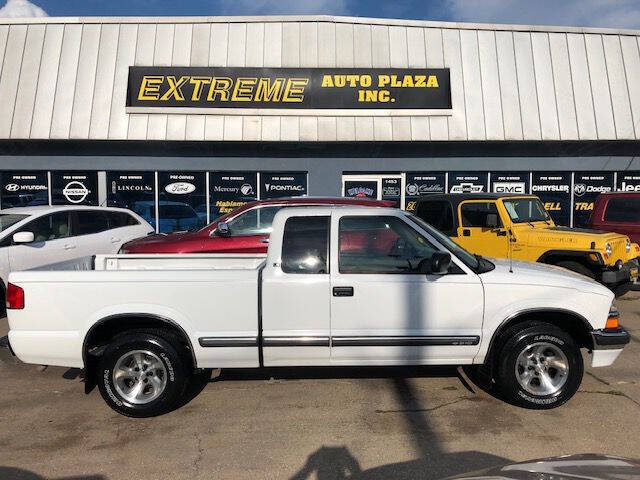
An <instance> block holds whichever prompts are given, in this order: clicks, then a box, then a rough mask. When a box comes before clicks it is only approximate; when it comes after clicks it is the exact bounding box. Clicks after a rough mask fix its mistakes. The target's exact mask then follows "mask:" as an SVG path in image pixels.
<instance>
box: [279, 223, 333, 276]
mask: <svg viewBox="0 0 640 480" xmlns="http://www.w3.org/2000/svg"><path fill="white" fill-rule="evenodd" d="M328 258H329V217H291V218H289V219H287V222H286V223H285V225H284V235H283V238H282V271H283V272H285V273H307V274H314V273H316V274H317V273H329V268H328Z"/></svg>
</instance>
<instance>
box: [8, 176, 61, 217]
mask: <svg viewBox="0 0 640 480" xmlns="http://www.w3.org/2000/svg"><path fill="white" fill-rule="evenodd" d="M1 197H2V200H1V201H2V208H11V207H30V206H34V205H49V180H48V179H47V172H12V173H3V174H2V196H1Z"/></svg>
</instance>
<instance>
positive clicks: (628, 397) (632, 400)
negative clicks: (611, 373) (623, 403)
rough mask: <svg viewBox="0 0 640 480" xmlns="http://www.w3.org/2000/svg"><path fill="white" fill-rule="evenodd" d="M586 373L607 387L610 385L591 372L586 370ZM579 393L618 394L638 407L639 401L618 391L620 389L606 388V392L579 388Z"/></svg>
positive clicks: (639, 405)
mask: <svg viewBox="0 0 640 480" xmlns="http://www.w3.org/2000/svg"><path fill="white" fill-rule="evenodd" d="M586 374H587V375H589V376H590V377H592V378H593V379H594V380H596V381H598V382H600V383H602V384H603V385H606V386H607V387H611V386H612V385H611V384H610V383H609V382H607V381H606V380H604V379H602V378H600V377H598V376H596V375H594V374H593V373H591V372H586ZM579 391H580V392H581V393H595V394H606V395H616V396H620V397H624V398H626V399H627V400H630V401H631V402H632V403H633V404H634V405H636V406H638V407H640V402H638V401H637V400H635V399H633V398H631V397H630V396H629V395H627V394H626V393H624V392H622V391H620V390H608V391H606V392H600V391H590V390H579Z"/></svg>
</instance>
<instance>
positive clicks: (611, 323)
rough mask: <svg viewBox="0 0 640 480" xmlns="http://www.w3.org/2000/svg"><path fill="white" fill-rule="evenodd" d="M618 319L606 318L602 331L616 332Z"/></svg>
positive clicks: (618, 324)
mask: <svg viewBox="0 0 640 480" xmlns="http://www.w3.org/2000/svg"><path fill="white" fill-rule="evenodd" d="M618 320H619V319H618V317H609V318H607V324H606V325H605V327H604V329H605V330H617V329H618V327H619V326H620V323H619V322H618Z"/></svg>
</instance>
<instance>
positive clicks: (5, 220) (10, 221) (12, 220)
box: [0, 213, 29, 232]
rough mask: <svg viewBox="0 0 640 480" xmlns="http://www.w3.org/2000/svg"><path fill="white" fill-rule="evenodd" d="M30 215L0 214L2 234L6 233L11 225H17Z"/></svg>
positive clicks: (0, 230)
mask: <svg viewBox="0 0 640 480" xmlns="http://www.w3.org/2000/svg"><path fill="white" fill-rule="evenodd" d="M28 216H29V215H17V214H14V213H3V214H0V232H4V231H5V230H6V229H7V228H9V227H10V226H11V225H15V224H16V223H18V222H20V221H22V220H24V219H25V218H27V217H28Z"/></svg>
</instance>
